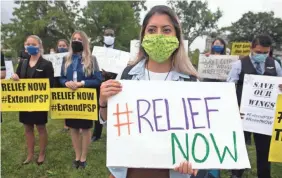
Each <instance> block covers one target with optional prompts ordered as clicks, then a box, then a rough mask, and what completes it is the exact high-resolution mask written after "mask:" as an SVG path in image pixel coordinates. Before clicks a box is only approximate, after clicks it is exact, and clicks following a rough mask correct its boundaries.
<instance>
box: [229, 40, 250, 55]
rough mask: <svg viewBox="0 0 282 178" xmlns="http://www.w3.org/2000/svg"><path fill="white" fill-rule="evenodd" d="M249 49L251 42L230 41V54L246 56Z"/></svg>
mask: <svg viewBox="0 0 282 178" xmlns="http://www.w3.org/2000/svg"><path fill="white" fill-rule="evenodd" d="M250 50H251V43H232V50H231V55H238V56H247V55H249V54H250Z"/></svg>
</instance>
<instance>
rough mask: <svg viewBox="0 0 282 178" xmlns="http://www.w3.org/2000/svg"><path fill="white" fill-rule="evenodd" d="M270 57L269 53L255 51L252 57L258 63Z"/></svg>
mask: <svg viewBox="0 0 282 178" xmlns="http://www.w3.org/2000/svg"><path fill="white" fill-rule="evenodd" d="M267 57H268V54H256V53H253V55H252V59H253V60H254V61H255V62H257V63H263V62H265V60H266V58H267Z"/></svg>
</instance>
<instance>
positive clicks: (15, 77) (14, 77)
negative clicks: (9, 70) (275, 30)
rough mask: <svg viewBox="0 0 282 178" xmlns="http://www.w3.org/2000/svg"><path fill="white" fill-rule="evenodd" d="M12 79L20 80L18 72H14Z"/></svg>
mask: <svg viewBox="0 0 282 178" xmlns="http://www.w3.org/2000/svg"><path fill="white" fill-rule="evenodd" d="M11 79H12V80H14V81H19V80H20V78H19V76H18V74H16V73H14V74H13V75H12V77H11Z"/></svg>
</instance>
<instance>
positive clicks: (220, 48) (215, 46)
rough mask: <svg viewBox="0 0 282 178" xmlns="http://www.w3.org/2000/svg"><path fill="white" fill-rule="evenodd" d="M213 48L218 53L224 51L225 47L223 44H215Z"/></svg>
mask: <svg viewBox="0 0 282 178" xmlns="http://www.w3.org/2000/svg"><path fill="white" fill-rule="evenodd" d="M212 50H213V51H214V52H216V53H222V51H223V50H224V47H223V46H219V45H214V46H213V47H212Z"/></svg>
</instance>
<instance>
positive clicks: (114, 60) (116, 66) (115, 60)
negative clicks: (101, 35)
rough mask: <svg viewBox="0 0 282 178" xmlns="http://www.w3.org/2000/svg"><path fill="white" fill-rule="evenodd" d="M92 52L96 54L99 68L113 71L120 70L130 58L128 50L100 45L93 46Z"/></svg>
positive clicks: (118, 71) (117, 71)
mask: <svg viewBox="0 0 282 178" xmlns="http://www.w3.org/2000/svg"><path fill="white" fill-rule="evenodd" d="M92 54H93V55H94V56H96V58H97V61H98V64H99V67H100V69H104V70H105V71H107V72H113V73H120V72H122V71H123V70H124V69H125V67H126V66H127V64H128V61H129V59H130V53H128V52H124V51H120V50H116V49H112V48H105V47H101V46H94V48H93V52H92Z"/></svg>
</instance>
